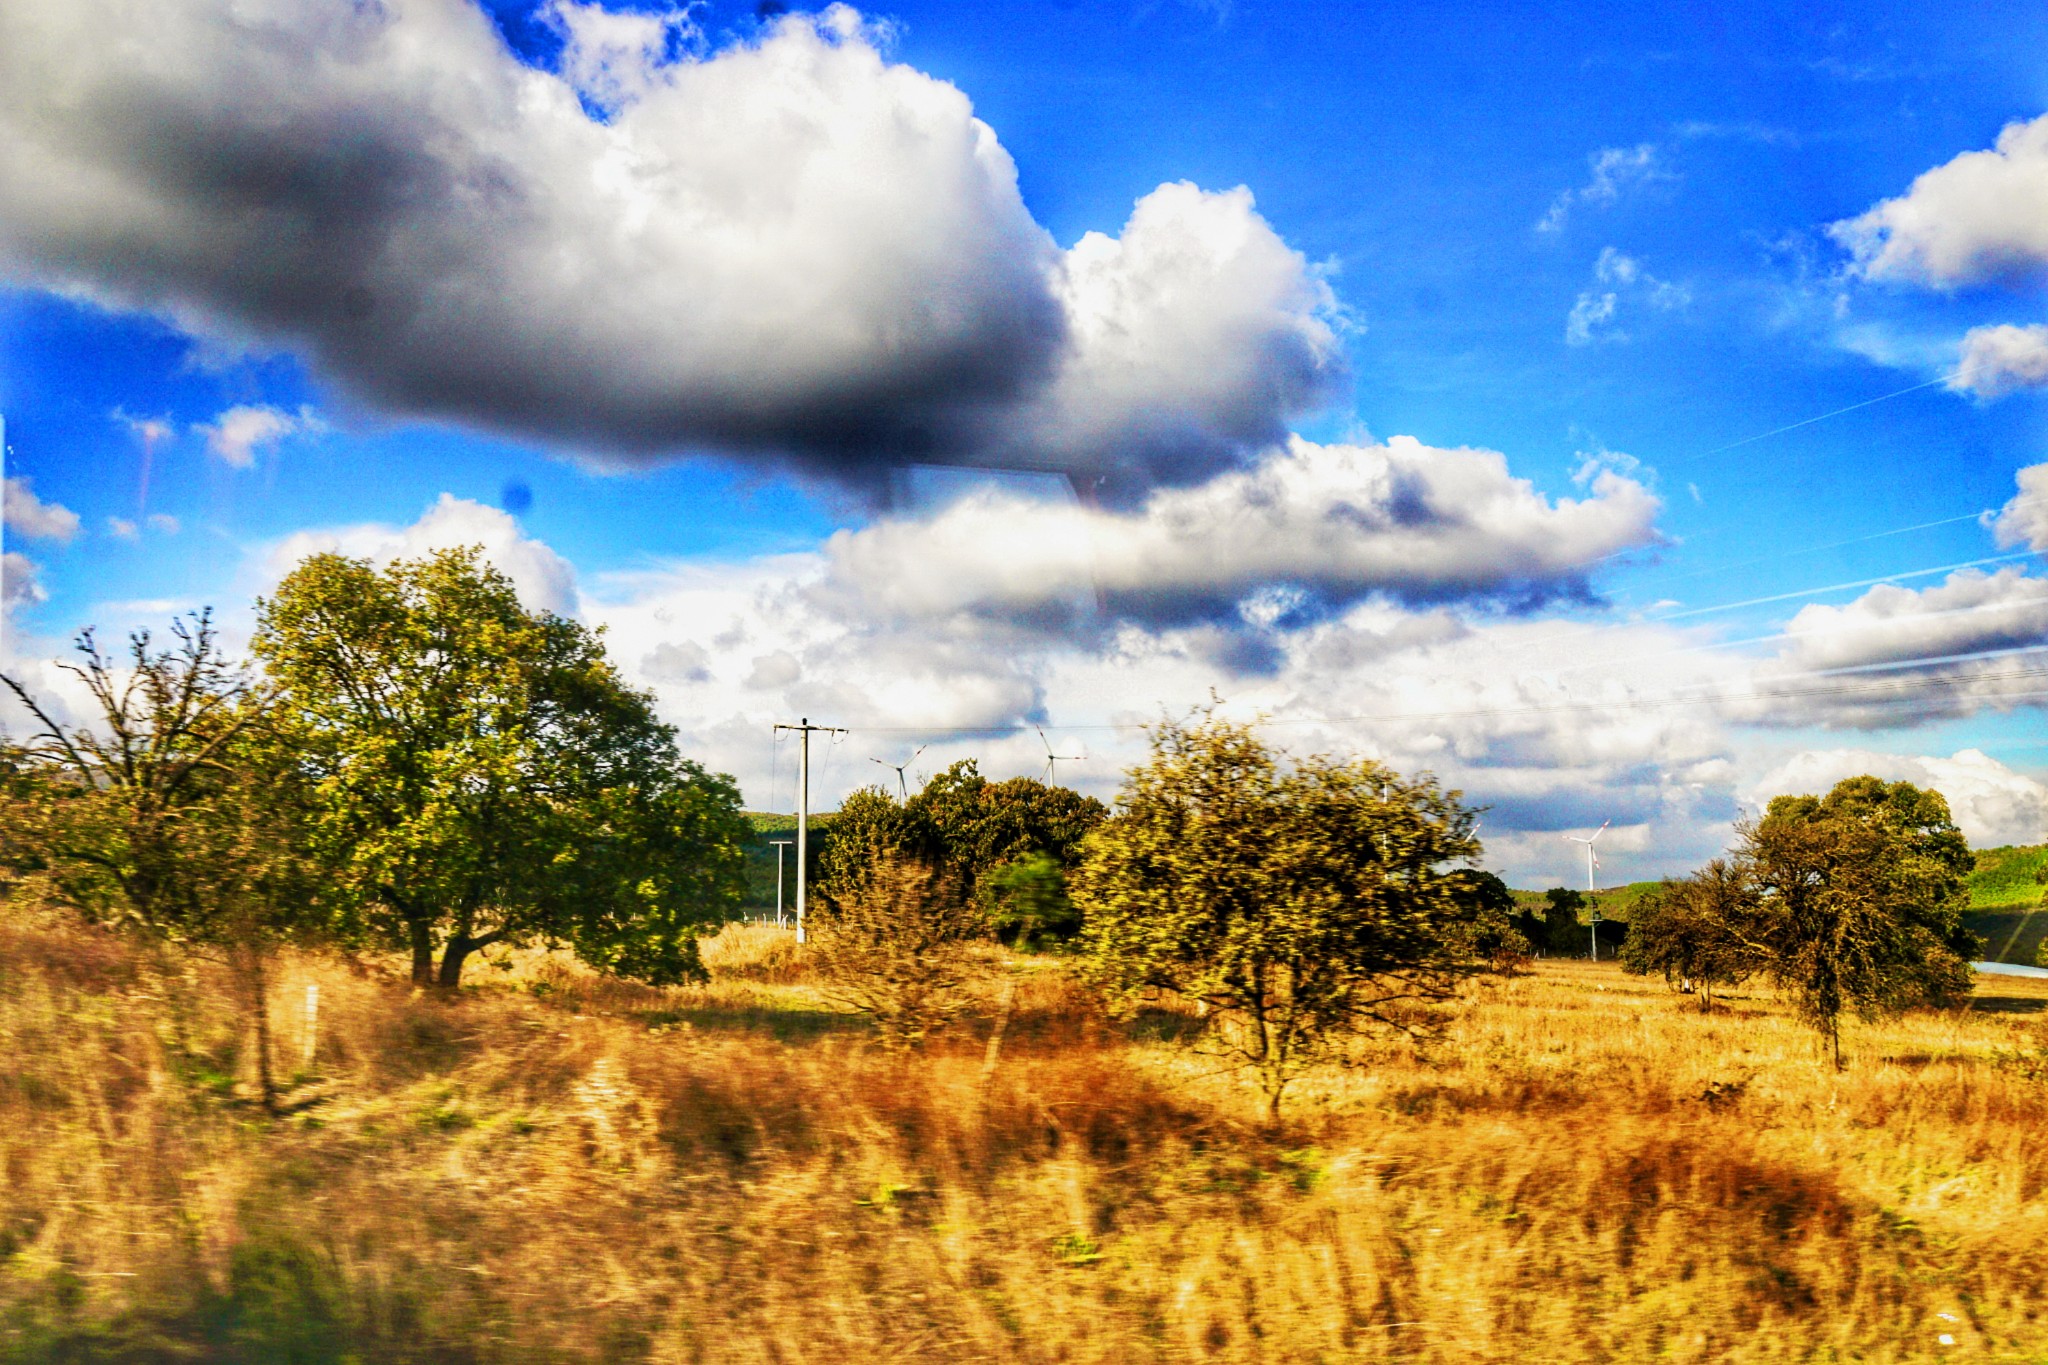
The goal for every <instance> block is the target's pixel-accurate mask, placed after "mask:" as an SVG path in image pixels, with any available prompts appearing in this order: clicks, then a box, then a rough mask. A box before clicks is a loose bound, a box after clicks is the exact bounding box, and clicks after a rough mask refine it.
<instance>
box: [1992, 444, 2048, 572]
mask: <svg viewBox="0 0 2048 1365" xmlns="http://www.w3.org/2000/svg"><path fill="white" fill-rule="evenodd" d="M2013 479H2014V481H2015V482H2016V483H2018V484H2019V487H2020V491H2019V492H2018V493H2016V494H2014V495H2013V497H2012V500H2011V501H2009V502H2007V503H2006V504H2005V506H2004V507H2003V508H2001V509H1999V512H1998V515H1997V516H1996V517H1994V518H1992V521H1991V530H1992V533H1993V534H1994V535H1996V536H1997V537H1998V543H1999V544H2000V545H2002V546H2006V545H2024V546H2026V547H2027V548H2028V549H2030V550H2035V551H2044V550H2048V464H2035V465H2028V466H2027V467H2026V468H2025V469H2022V470H2020V471H2019V472H2018V473H2017V474H2015V475H2014V476H2013Z"/></svg>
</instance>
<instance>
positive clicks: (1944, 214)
mask: <svg viewBox="0 0 2048 1365" xmlns="http://www.w3.org/2000/svg"><path fill="white" fill-rule="evenodd" d="M1833 231H1834V234H1835V237H1836V239H1837V240H1839V241H1840V242H1842V243H1843V244H1844V245H1845V246H1847V247H1848V248H1849V250H1850V251H1851V252H1852V253H1853V254H1854V256H1855V260H1856V267H1857V269H1858V270H1860V271H1861V272H1862V273H1863V274H1864V275H1866V276H1868V277H1869V278H1871V279H1875V280H1897V281H1901V282H1904V283H1911V284H1922V285H1932V286H1934V287H1936V288H1941V289H1953V288H1956V287H1958V286H1961V285H1971V284H1981V283H1984V282H1985V281H1988V280H1993V279H1997V278H1999V277H2001V276H2006V275H2011V274H2014V273H2016V272H2030V271H2034V270H2038V269H2040V268H2041V267H2042V266H2044V265H2048V115H2043V116H2042V117H2040V118H2037V119H2035V120H2033V121H2032V122H2030V123H2012V124H2008V125H2007V126H2006V128H2005V130H2004V131H2003V132H2001V133H2000V134H1999V135H1998V142H1997V145H1996V146H1995V147H1993V148H1992V149H1991V150H1990V151H1976V152H1964V153H1963V154H1962V155H1961V156H1958V157H1956V158H1955V159H1954V160H1953V161H1949V162H1947V163H1945V164H1943V165H1940V166H1936V167H1935V168H1934V169H1932V170H1930V171H1925V172H1922V173H1921V175H1920V176H1919V177H1918V178H1917V179H1915V180H1914V181H1913V184H1912V186H1911V187H1910V188H1909V189H1907V191H1906V193H1904V194H1902V195H1900V196H1899V197H1898V198H1896V199H1887V200H1885V201H1884V202H1883V203H1881V204H1878V205H1876V206H1875V207H1873V208H1871V209H1869V210H1868V211H1867V212H1865V213H1863V214H1861V215H1859V216H1857V217H1855V218H1850V219H1847V220H1845V221H1843V222H1840V223H1837V224H1835V225H1834V229H1833Z"/></svg>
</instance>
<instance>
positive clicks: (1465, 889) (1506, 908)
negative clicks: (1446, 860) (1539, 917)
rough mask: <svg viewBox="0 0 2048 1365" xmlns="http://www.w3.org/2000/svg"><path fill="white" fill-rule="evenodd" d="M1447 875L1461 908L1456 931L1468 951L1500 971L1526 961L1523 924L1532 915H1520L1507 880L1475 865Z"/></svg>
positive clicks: (1526, 926) (1526, 946)
mask: <svg viewBox="0 0 2048 1365" xmlns="http://www.w3.org/2000/svg"><path fill="white" fill-rule="evenodd" d="M1449 877H1450V880H1451V882H1452V884H1453V894H1454V895H1455V896H1456V897H1457V899H1458V902H1459V904H1460V905H1461V907H1462V911H1463V913H1462V916H1461V919H1462V926H1463V927H1462V928H1460V929H1459V930H1458V931H1457V932H1459V933H1461V934H1463V935H1464V938H1465V941H1466V947H1467V949H1468V950H1469V951H1470V952H1471V953H1472V955H1473V956H1474V957H1477V958H1481V959H1484V960H1485V961H1487V962H1489V963H1491V964H1492V965H1493V967H1494V969H1495V970H1496V971H1501V972H1512V971H1514V970H1516V969H1517V968H1519V967H1522V966H1524V965H1526V964H1527V963H1528V961H1529V954H1530V950H1531V949H1530V940H1529V935H1528V932H1527V928H1528V922H1529V921H1530V920H1532V919H1533V918H1534V917H1533V916H1526V915H1524V914H1523V913H1522V912H1521V910H1520V909H1519V907H1517V906H1516V904H1515V893H1514V892H1513V891H1510V890H1509V889H1508V884H1507V883H1506V882H1504V881H1502V880H1501V879H1500V878H1499V877H1498V876H1497V875H1495V874H1494V873H1491V872H1486V871H1482V870H1480V869H1478V868H1463V869H1460V870H1457V871H1454V872H1451V873H1450V874H1449ZM1539 923H1540V922H1539Z"/></svg>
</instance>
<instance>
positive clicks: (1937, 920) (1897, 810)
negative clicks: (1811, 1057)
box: [1726, 777, 1979, 1067]
mask: <svg viewBox="0 0 2048 1365" xmlns="http://www.w3.org/2000/svg"><path fill="white" fill-rule="evenodd" d="M1739 832H1740V835H1741V843H1740V845H1739V846H1738V849H1737V859H1738V862H1739V864H1740V866H1741V868H1742V869H1743V871H1744V873H1745V874H1746V876H1747V877H1748V879H1749V881H1750V883H1751V885H1752V886H1753V887H1754V901H1753V905H1752V908H1751V910H1750V911H1749V913H1748V914H1746V915H1739V914H1738V915H1731V916H1729V917H1728V918H1727V920H1726V923H1727V926H1728V932H1729V933H1730V934H1732V935H1734V936H1735V937H1736V938H1738V939H1739V941H1740V942H1741V943H1742V944H1743V945H1745V946H1746V947H1747V948H1748V950H1749V952H1750V954H1751V960H1752V961H1754V962H1756V963H1757V964H1758V965H1759V966H1761V968H1762V969H1763V970H1764V971H1766V972H1767V973H1768V974H1769V975H1770V977H1771V978H1772V980H1773V981H1775V982H1776V983H1777V985H1778V986H1779V988H1780V989H1782V990H1784V991H1785V992H1786V993H1787V994H1788V995H1789V996H1790V997H1791V999H1792V1001H1793V1003H1794V1005H1795V1006H1796V1007H1797V1008H1798V1010H1799V1012H1800V1014H1801V1016H1802V1017H1804V1018H1805V1019H1806V1020H1807V1021H1808V1022H1809V1023H1811V1024H1813V1025H1814V1027H1816V1028H1818V1029H1819V1030H1820V1031H1821V1033H1822V1035H1823V1036H1824V1037H1825V1038H1826V1039H1827V1042H1828V1048H1829V1051H1830V1053H1831V1055H1832V1056H1833V1058H1834V1062H1835V1065H1836V1066H1837V1067H1839V1066H1840V1065H1841V1064H1842V1029H1841V1018H1842V1015H1843V1014H1844V1013H1852V1014H1855V1015H1856V1016H1858V1017H1859V1018H1863V1019H1874V1018H1881V1017H1884V1016H1886V1015H1890V1014H1895V1013H1897V1012H1898V1011H1900V1010H1902V1009H1906V1008H1908V1007H1910V1006H1913V1005H1921V1004H1942V1003H1946V1002H1948V1001H1952V1000H1956V999H1960V998H1962V997H1963V996H1966V995H1968V994H1969V991H1970V986H1971V971H1970V959H1971V958H1972V957H1973V956H1974V955H1975V954H1976V952H1977V951H1978V948H1979V944H1978V942H1977V939H1976V936H1975V935H1974V934H1972V933H1971V932H1970V931H1969V930H1968V929H1967V928H1965V927H1964V926H1963V922H1962V917H1963V911H1964V910H1966V909H1967V908H1968V907H1969V891H1968V888H1967V886H1966V885H1965V879H1966V878H1967V877H1968V876H1969V874H1970V871H1971V868H1972V866H1973V865H1974V863H1975V859H1974V858H1972V856H1971V854H1970V846H1969V844H1968V843H1967V842H1966V841H1965V840H1964V838H1963V835H1962V832H1961V831H1960V830H1958V829H1957V828H1956V824H1955V821H1954V819H1952V818H1951V817H1950V815H1949V809H1948V802H1947V801H1946V800H1945V799H1943V797H1942V795H1941V793H1940V792H1938V791H1934V790H1931V789H1929V790H1922V789H1921V788H1919V787H1916V786H1914V785H1913V784H1912V783H1910V782H1885V781H1883V780H1882V779H1880V778H1876V777H1851V778H1846V779H1844V780H1843V781H1841V782H1838V783H1836V784H1835V786H1834V789H1833V790H1831V791H1830V792H1829V793H1828V794H1827V795H1826V796H1779V797H1775V798H1773V799H1772V801H1771V803H1770V805H1769V807H1768V808H1767V809H1766V810H1765V812H1764V815H1763V818H1762V819H1760V820H1756V821H1754V822H1750V823H1747V824H1744V825H1742V826H1740V827H1739Z"/></svg>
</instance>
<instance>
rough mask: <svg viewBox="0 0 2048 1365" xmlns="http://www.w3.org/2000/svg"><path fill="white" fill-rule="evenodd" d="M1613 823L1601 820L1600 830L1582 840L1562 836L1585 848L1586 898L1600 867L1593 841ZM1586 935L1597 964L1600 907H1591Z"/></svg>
mask: <svg viewBox="0 0 2048 1365" xmlns="http://www.w3.org/2000/svg"><path fill="white" fill-rule="evenodd" d="M1613 823H1614V822H1613V821H1611V820H1602V821H1601V822H1600V828H1598V829H1596V830H1594V831H1593V832H1592V833H1591V834H1589V835H1587V836H1586V837H1585V838H1583V839H1581V838H1580V837H1579V836H1578V835H1576V834H1567V835H1565V836H1564V837H1565V838H1567V839H1569V840H1571V841H1572V842H1573V843H1575V844H1584V845H1585V846H1586V894H1587V895H1588V896H1591V895H1592V894H1593V893H1594V891H1595V889H1596V888H1595V887H1594V885H1593V869H1594V868H1596V867H1598V866H1600V855H1599V854H1597V853H1595V852H1594V851H1593V841H1594V840H1595V839H1597V838H1599V837H1600V836H1601V835H1603V834H1605V833H1606V832H1607V827H1608V826H1609V825H1611V824H1613ZM1587 933H1588V935H1589V942H1590V943H1591V945H1592V949H1593V960H1594V961H1595V962H1598V961H1599V960H1600V907H1599V906H1597V905H1596V906H1594V907H1593V924H1592V928H1590V929H1589V930H1587Z"/></svg>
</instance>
